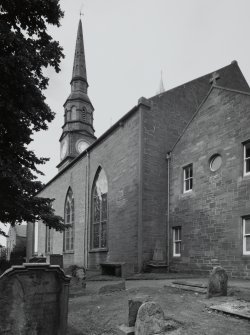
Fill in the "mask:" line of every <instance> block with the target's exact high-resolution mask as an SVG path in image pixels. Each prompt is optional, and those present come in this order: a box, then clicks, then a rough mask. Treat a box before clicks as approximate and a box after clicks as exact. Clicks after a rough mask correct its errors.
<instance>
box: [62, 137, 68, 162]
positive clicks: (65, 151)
mask: <svg viewBox="0 0 250 335" xmlns="http://www.w3.org/2000/svg"><path fill="white" fill-rule="evenodd" d="M67 151H68V141H67V139H66V138H65V139H64V140H63V141H62V144H61V160H63V159H64V157H65V156H66V153H67Z"/></svg>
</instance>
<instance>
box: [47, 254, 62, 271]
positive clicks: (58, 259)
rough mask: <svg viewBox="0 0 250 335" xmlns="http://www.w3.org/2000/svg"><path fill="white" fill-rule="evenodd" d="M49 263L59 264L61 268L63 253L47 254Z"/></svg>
mask: <svg viewBox="0 0 250 335" xmlns="http://www.w3.org/2000/svg"><path fill="white" fill-rule="evenodd" d="M49 262H50V265H59V266H60V268H62V269H63V255H60V254H51V255H50V256H49Z"/></svg>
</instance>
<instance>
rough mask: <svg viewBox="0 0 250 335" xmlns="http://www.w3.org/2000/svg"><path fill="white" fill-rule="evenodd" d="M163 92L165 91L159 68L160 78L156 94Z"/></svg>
mask: <svg viewBox="0 0 250 335" xmlns="http://www.w3.org/2000/svg"><path fill="white" fill-rule="evenodd" d="M163 92H165V88H164V84H163V71H162V70H161V79H160V85H159V90H158V94H161V93H163Z"/></svg>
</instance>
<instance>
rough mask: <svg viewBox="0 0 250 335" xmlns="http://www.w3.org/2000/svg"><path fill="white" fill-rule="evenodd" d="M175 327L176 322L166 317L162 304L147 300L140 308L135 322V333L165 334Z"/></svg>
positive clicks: (144, 334)
mask: <svg viewBox="0 0 250 335" xmlns="http://www.w3.org/2000/svg"><path fill="white" fill-rule="evenodd" d="M175 328H176V323H175V322H174V321H172V320H166V319H165V315H164V312H163V310H162V308H161V306H160V305H159V304H157V303H156V302H154V301H149V302H145V303H144V304H142V305H141V307H140V308H139V311H138V314H137V318H136V323H135V335H153V334H158V335H159V334H165V333H167V332H168V331H171V330H174V329H175Z"/></svg>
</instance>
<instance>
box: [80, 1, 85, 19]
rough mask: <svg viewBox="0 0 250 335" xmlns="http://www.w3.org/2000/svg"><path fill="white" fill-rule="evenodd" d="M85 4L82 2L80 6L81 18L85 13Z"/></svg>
mask: <svg viewBox="0 0 250 335" xmlns="http://www.w3.org/2000/svg"><path fill="white" fill-rule="evenodd" d="M83 6H84V3H82V4H81V8H80V18H81V16H83V15H84V13H83Z"/></svg>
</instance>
